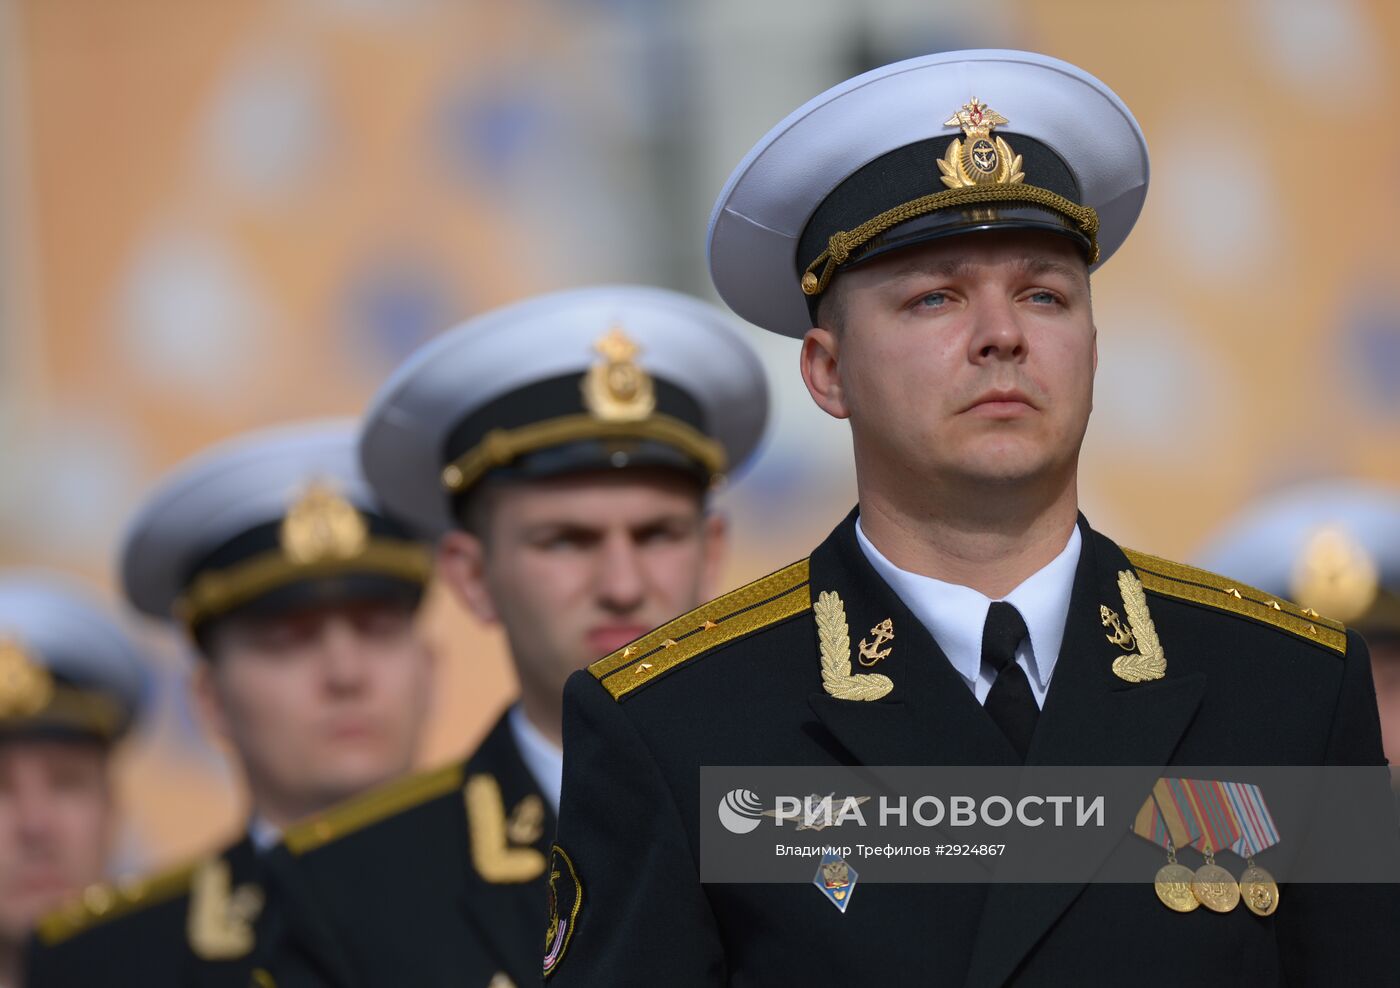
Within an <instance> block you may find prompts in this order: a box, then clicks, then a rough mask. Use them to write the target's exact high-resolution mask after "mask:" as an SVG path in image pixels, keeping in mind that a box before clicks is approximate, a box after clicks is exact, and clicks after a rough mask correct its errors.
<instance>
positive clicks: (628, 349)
mask: <svg viewBox="0 0 1400 988" xmlns="http://www.w3.org/2000/svg"><path fill="white" fill-rule="evenodd" d="M593 349H595V350H597V351H598V353H599V354H601V355H602V357H603V360H602V362H601V363H596V364H594V365H593V366H592V367H590V368H589V369H588V373H587V374H585V375H584V377H583V381H582V383H581V384H580V385H579V386H580V387H581V388H582V390H583V404H584V407H585V408H587V409H588V411H589V412H590V413H591V414H592V415H593V417H594V418H599V419H602V420H603V421H604V422H637V421H640V420H641V419H644V418H646V417H647V416H648V415H650V414H651V413H652V412H653V411H655V409H656V387H655V385H654V384H653V383H652V380H651V376H650V375H649V374H647V372H646V371H645V370H643V369H642V367H641V365H639V364H638V363H637V354H639V353H640V352H641V347H639V346H637V344H636V343H633V342H632V340H631V339H629V338H628V336H627V334H626V333H624V332H623V331H622V328H621V327H618V326H615V327H613V328H612V329H611V330H609V331H608V333H607V334H606V335H605V336H603V338H602V339H600V340H599V341H598V342H597V343H595V344H594V345H593Z"/></svg>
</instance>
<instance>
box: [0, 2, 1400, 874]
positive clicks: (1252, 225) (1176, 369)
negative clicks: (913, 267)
mask: <svg viewBox="0 0 1400 988" xmlns="http://www.w3.org/2000/svg"><path fill="white" fill-rule="evenodd" d="M962 47H1017V48H1030V49H1034V50H1038V51H1044V52H1047V53H1050V54H1053V55H1056V56H1058V57H1060V58H1064V59H1068V60H1070V61H1072V62H1075V63H1077V64H1079V65H1082V66H1083V67H1085V68H1086V69H1088V70H1089V71H1091V72H1093V73H1094V74H1096V75H1098V76H1099V77H1100V78H1102V79H1103V80H1105V81H1106V82H1107V83H1108V84H1109V85H1111V86H1112V87H1113V88H1114V89H1116V90H1117V92H1118V93H1119V94H1120V95H1121V96H1122V97H1123V99H1124V100H1125V101H1126V102H1127V103H1128V105H1129V106H1130V107H1132V109H1133V111H1134V113H1135V114H1136V115H1137V117H1138V120H1139V122H1140V123H1141V124H1142V127H1143V129H1144V131H1145V132H1146V135H1147V139H1148V145H1149V148H1150V149H1151V152H1152V158H1153V179H1152V186H1151V189H1150V192H1149V195H1148V200H1147V207H1146V210H1145V211H1144V213H1143V216H1142V220H1141V222H1140V223H1139V225H1138V228H1137V230H1136V232H1135V233H1134V235H1133V237H1132V238H1130V239H1129V241H1128V244H1127V246H1126V247H1125V248H1124V249H1123V250H1121V251H1120V252H1119V253H1118V254H1117V255H1116V256H1115V257H1114V258H1113V260H1112V261H1111V263H1109V264H1108V265H1106V267H1105V268H1104V269H1103V271H1102V273H1100V274H1098V275H1097V276H1096V278H1095V283H1094V292H1095V303H1096V315H1097V322H1098V326H1099V330H1100V370H1099V376H1098V382H1097V394H1096V414H1095V419H1094V422H1093V423H1092V424H1091V427H1090V435H1089V441H1088V443H1087V446H1086V449H1085V455H1084V461H1083V470H1082V477H1083V480H1082V488H1083V500H1084V505H1085V511H1086V513H1087V514H1088V515H1089V517H1090V519H1091V520H1092V521H1093V522H1094V523H1095V524H1096V526H1097V527H1099V528H1100V529H1102V530H1104V531H1106V532H1108V533H1109V534H1110V535H1112V536H1113V537H1115V538H1116V539H1118V540H1119V541H1122V542H1124V543H1126V544H1129V545H1133V546H1135V547H1139V548H1142V549H1146V550H1149V551H1153V552H1156V553H1159V554H1163V555H1169V556H1175V557H1177V558H1187V559H1189V558H1191V557H1192V554H1193V553H1194V552H1195V551H1196V550H1197V549H1198V548H1199V547H1200V546H1201V544H1202V543H1203V542H1204V540H1205V539H1206V538H1207V536H1208V535H1210V533H1211V532H1212V531H1213V529H1214V528H1215V527H1216V526H1217V525H1218V524H1219V523H1220V522H1221V521H1222V520H1223V519H1224V518H1225V517H1227V516H1229V515H1231V514H1233V513H1234V512H1235V511H1237V510H1239V509H1240V508H1241V507H1243V506H1244V505H1246V504H1247V503H1248V502H1250V501H1251V500H1252V499H1254V498H1256V497H1259V496H1262V495H1264V494H1267V493H1269V492H1271V491H1273V490H1275V489H1278V488H1280V487H1282V486H1285V485H1287V484H1290V483H1293V482H1296V481H1301V480H1306V479H1312V478H1317V477H1326V476H1335V475H1347V476H1356V477H1361V478H1366V479H1371V480H1376V481H1382V482H1388V483H1391V484H1392V485H1396V484H1400V456H1397V449H1400V294H1397V292H1396V290H1395V286H1396V285H1400V250H1396V248H1395V242H1396V237H1395V231H1396V229H1397V227H1400V181H1397V179H1400V125H1397V123H1396V121H1397V120H1400V68H1397V66H1400V6H1397V5H1395V4H1393V3H1389V2H1386V0H1373V2H1370V3H1367V2H1362V0H1318V2H1304V0H1288V2H1279V0H1237V2H1219V0H1216V2H1210V3H1206V2H1203V0H1190V2H1178V3H1174V4H1171V5H1165V4H1135V3H1121V2H1109V0H1105V2H1097V0H1092V2H1091V0H1078V2H1065V0H982V2H979V3H976V4H958V3H930V2H927V0H918V2H914V0H909V2H903V0H900V2H895V0H890V2H873V0H872V2H864V3H850V2H848V0H801V2H797V0H770V2H766V3H762V4H758V3H751V2H743V0H707V2H705V3H694V4H683V3H654V2H650V0H514V2H512V3H509V4H502V3H489V2H486V0H475V2H469V0H399V2H393V0H203V2H199V3H189V2H180V0H122V2H120V3H113V2H111V0H0V565H9V564H16V563H30V564H42V565H49V566H54V567H58V568H61V569H68V570H75V571H78V572H80V573H83V574H85V575H87V576H88V577H89V578H90V579H92V580H93V581H96V582H99V583H100V584H102V585H103V586H105V587H107V588H108V589H109V590H110V589H111V588H112V582H113V581H112V553H113V551H114V549H115V546H116V544H117V541H118V538H119V535H120V531H121V527H122V525H123V523H124V521H125V519H126V517H127V516H128V515H129V513H130V512H131V510H132V509H133V508H134V507H135V505H136V504H137V503H138V501H139V500H140V498H141V497H142V495H143V492H144V490H145V488H146V487H147V485H148V484H150V483H151V482H152V481H153V480H154V479H155V478H156V477H157V476H159V474H160V473H161V472H163V471H164V470H166V469H168V468H169V467H171V466H172V465H174V464H175V463H176V462H178V461H179V460H181V459H183V458H184V457H186V456H188V455H190V454H191V453H193V452H195V451H196V450H198V449H199V448H201V447H202V446H204V445H206V444H208V443H211V442H214V441H216V440H220V439H223V438H226V437H228V436H231V435H233V434H236V433H238V432H240V431H243V430H245V429H248V428H253V427H258V426H263V425H268V424H272V423H274V422H278V421H282V420H286V419H297V418H306V417H315V416H322V415H326V414H341V413H356V412H358V411H359V410H360V409H361V407H362V406H363V403H364V402H365V400H366V399H367V398H368V397H369V395H370V394H371V393H372V392H373V390H374V389H375V387H376V386H377V384H378V383H379V382H380V381H381V380H382V379H383V378H384V376H385V375H386V374H387V373H388V372H389V371H390V370H391V369H392V368H393V367H394V366H395V365H396V363H397V362H398V361H399V360H400V359H402V358H403V357H404V356H405V355H406V354H407V353H409V352H410V351H411V350H413V349H414V348H415V347H416V346H417V345H419V344H420V343H422V342H423V341H424V340H425V339H427V338H428V337H429V336H431V335H432V334H434V333H436V332H439V331H441V330H443V329H445V328H447V327H449V326H451V325H453V324H455V323H457V322H459V321H461V320H462V319H465V318H467V317H469V316H471V315H473V314H475V313H478V312H480V311H483V310H485V309H488V308H491V307H493V306H496V305H498V304H502V303H505V302H509V301H512V300H515V299H518V298H520V297H522V296H525V295H529V294H532V293H535V292H539V291H546V290H552V289H556V288H561V287H566V286H571V285H579V284H586V283H589V282H595V281H601V280H609V281H640V282H650V283H656V284H661V285H665V286H669V287H673V288H677V289H681V290H684V291H690V292H694V293H696V294H699V295H702V296H705V297H710V298H713V293H712V292H711V290H710V288H709V282H708V277H707V274H706V270H705V265H704V232H705V223H706V220H707V217H708V213H709V209H710V206H711V204H712V202H713V198H714V196H715V194H716V192H717V191H718V189H719V188H720V186H721V184H722V183H723V181H724V179H725V177H726V176H727V174H728V172H729V170H730V168H732V167H733V165H735V164H736V163H737V162H738V161H739V159H740V157H741V156H742V155H743V153H744V152H745V151H746V150H747V149H748V147H749V146H750V145H751V144H752V143H753V142H754V141H755V140H756V139H757V138H758V137H759V136H761V135H762V134H763V133H764V132H765V131H766V130H767V129H768V128H769V127H770V126H771V125H772V124H774V123H776V122H777V121H778V120H780V119H781V118H782V117H783V116H784V115H785V114H787V113H788V112H789V111H790V110H792V109H793V108H795V107H796V106H798V105H799V104H800V103H801V102H803V101H804V100H806V99H807V98H809V97H811V96H813V95H815V94H817V93H818V92H820V91H821V90H822V89H824V88H826V87H827V86H830V85H832V84H834V83H836V82H838V81H840V80H841V79H843V78H846V77H848V76H850V75H852V74H855V73H856V72H859V71H862V70H864V69H866V68H869V67H872V66H873V65H876V64H880V63H883V62H886V61H890V60H894V59H897V58H903V57H907V56H911V55H916V54H922V53H925V52H929V51H936V50H941V49H948V48H962ZM946 111H947V108H946V107H930V108H929V112H930V113H931V114H940V113H945V114H946ZM750 337H751V339H752V340H753V342H754V344H755V345H756V346H758V347H759V348H760V350H761V352H762V353H763V354H764V357H765V359H766V360H767V361H768V364H769V369H770V372H771V377H772V381H773V385H774V392H775V402H776V406H775V412H774V427H773V431H772V435H771V437H770V439H769V441H768V442H767V444H766V446H765V447H764V450H763V452H762V455H761V457H760V459H759V461H758V463H757V464H756V465H755V467H754V468H753V469H751V470H750V471H749V472H748V474H747V475H746V476H744V477H742V478H739V479H738V480H737V481H736V482H735V483H733V484H732V485H731V486H730V488H729V489H728V490H727V491H726V492H725V493H724V494H723V495H722V497H721V504H722V506H723V508H724V510H726V511H727V512H728V513H729V514H730V516H731V519H732V521H733V524H734V528H735V534H736V536H737V538H736V551H735V554H734V557H733V559H732V561H731V564H730V577H731V582H732V583H738V582H740V581H742V580H745V579H748V578H751V577H753V576H756V575H759V574H760V573H762V572H766V571H768V570H771V569H773V568H776V567H777V566H779V565H781V564H783V563H785V562H787V561H789V560H791V559H792V558H796V557H798V556H800V555H802V554H804V553H805V552H806V551H808V550H809V549H810V548H811V547H812V546H813V545H814V544H815V543H816V542H817V541H818V540H819V539H820V538H821V537H822V536H823V535H824V534H825V533H826V531H827V530H829V528H830V527H831V526H832V525H834V524H835V522H836V521H837V520H839V518H840V517H841V515H842V514H843V513H844V512H845V510H846V509H847V508H848V507H849V506H850V504H851V503H852V501H853V499H854V482H853V478H852V476H851V472H850V467H849V462H848V461H849V446H848V443H849V441H848V439H847V437H846V433H845V429H844V427H843V426H841V425H839V424H837V423H834V422H830V421H826V420H824V419H823V418H822V417H821V415H820V413H819V412H818V411H817V410H816V409H815V408H814V407H812V406H811V405H810V402H809V401H808V399H807V397H806V395H805V393H804V392H803V390H802V388H801V384H800V381H799V379H798V377H797V373H796V344H795V343H794V342H793V341H790V340H783V339H778V338H776V337H769V336H767V335H766V334H763V333H761V332H759V331H758V330H755V329H751V331H750ZM425 626H426V633H427V634H428V635H429V636H430V638H431V639H432V640H433V642H434V643H435V644H436V646H437V647H438V648H439V649H440V650H441V651H442V652H443V653H444V656H445V661H444V662H443V663H442V664H441V665H442V682H441V685H440V688H439V690H438V696H437V709H436V712H435V716H434V719H433V721H432V724H431V727H430V732H429V744H428V750H427V751H426V752H425V755H424V758H425V761H427V762H436V761H441V760H444V759H447V758H449V757H454V756H456V755H458V754H460V753H462V752H464V751H465V750H467V748H468V747H469V746H470V745H471V744H472V743H474V741H475V739H476V738H477V737H479V736H480V734H481V733H482V732H483V731H484V729H485V728H486V727H487V726H488V725H489V723H490V722H491V721H492V720H493V719H494V718H495V716H496V714H497V712H498V710H499V709H500V708H501V707H502V706H503V705H504V703H506V702H507V700H508V698H509V697H510V695H511V694H512V691H513V689H514V686H513V680H512V673H511V672H510V668H509V665H508V662H507V660H506V658H505V655H504V652H503V649H502V645H501V642H500V640H499V638H498V636H497V635H496V633H495V632H493V631H491V630H490V629H483V628H481V627H478V626H476V625H474V624H473V623H472V622H471V621H469V620H468V619H467V618H465V617H464V616H462V615H460V614H459V613H457V612H456V610H455V609H454V607H453V606H452V605H451V603H450V602H449V601H446V600H444V599H438V598H436V597H435V598H434V600H433V602H432V605H431V607H430V609H429V613H428V615H427V617H426V619H425ZM142 634H143V636H144V640H145V641H146V642H147V644H148V645H149V648H150V652H151V654H152V655H153V657H154V660H155V661H156V663H157V664H158V666H159V670H160V674H159V682H158V688H157V692H156V695H155V705H154V709H153V716H152V718H151V722H150V723H149V724H148V725H147V727H146V728H145V729H143V730H142V731H141V732H140V733H139V734H138V735H137V736H136V737H135V738H134V739H133V741H132V743H131V744H129V745H128V746H127V751H126V752H125V753H124V754H123V756H122V762H121V770H122V771H121V781H122V791H123V793H124V800H125V806H126V809H127V811H128V816H129V826H128V828H127V835H126V839H125V841H124V844H123V852H122V855H121V859H120V861H119V862H118V868H119V870H122V871H127V870H132V869H139V868H145V867H148V866H152V865H159V864H161V863H164V862H167V861H170V860H172V859H174V858H179V857H182V856H185V855H188V854H190V853H193V852H195V851H197V850H199V849H202V848H205V847H207V846H209V845H211V844H212V843H213V842H214V841H215V840H216V839H220V838H223V837H226V836H228V835H229V834H231V833H232V832H233V831H234V830H236V829H237V827H238V826H239V825H240V815H241V810H240V805H241V804H240V796H239V794H238V792H237V788H236V782H235V777H234V776H233V775H232V774H231V773H230V771H229V770H228V768H227V766H226V764H225V761H224V758H223V755H222V753H221V752H219V751H218V750H217V749H216V748H215V747H214V746H212V744H211V742H210V741H209V740H208V739H207V737H206V735H205V733H204V732H203V730H202V728H201V726H200V725H199V724H198V723H197V722H196V720H195V718H194V715H193V713H192V710H191V706H190V704H189V703H188V701H187V698H186V695H185V680H186V677H187V670H188V668H189V663H190V661H191V660H190V658H189V656H188V654H187V653H186V652H185V650H184V647H183V645H182V644H181V643H180V642H178V641H175V640H173V639H172V638H171V637H170V636H169V635H167V634H165V633H164V632H163V631H162V629H158V628H153V627H149V626H146V627H145V628H143V629H142Z"/></svg>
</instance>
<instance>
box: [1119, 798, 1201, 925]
mask: <svg viewBox="0 0 1400 988" xmlns="http://www.w3.org/2000/svg"><path fill="white" fill-rule="evenodd" d="M1133 833H1135V834H1137V835H1138V836H1139V837H1142V838H1144V839H1146V840H1150V841H1151V842H1152V843H1154V844H1156V845H1157V846H1158V847H1165V848H1166V849H1167V863H1166V864H1164V865H1162V867H1161V868H1159V869H1157V878H1156V880H1155V881H1154V882H1153V883H1152V888H1153V890H1154V891H1155V892H1156V893H1157V898H1158V899H1160V900H1161V902H1162V905H1164V906H1166V907H1167V908H1168V909H1170V910H1172V911H1173V912H1178V913H1189V912H1190V911H1191V910H1193V909H1196V908H1197V907H1199V906H1200V902H1198V901H1197V900H1196V896H1195V895H1194V894H1193V893H1192V891H1191V882H1192V881H1193V880H1194V878H1195V875H1193V874H1192V872H1191V869H1190V868H1188V867H1186V866H1185V865H1183V864H1177V861H1176V845H1175V844H1173V843H1172V837H1171V834H1170V833H1169V832H1168V830H1167V825H1166V822H1165V821H1164V820H1163V819H1162V813H1161V811H1160V810H1159V809H1158V808H1157V801H1156V800H1154V799H1153V798H1152V797H1151V796H1148V797H1147V799H1146V800H1144V801H1143V804H1142V807H1141V808H1140V809H1139V810H1138V812H1137V817H1136V818H1135V819H1134V820H1133Z"/></svg>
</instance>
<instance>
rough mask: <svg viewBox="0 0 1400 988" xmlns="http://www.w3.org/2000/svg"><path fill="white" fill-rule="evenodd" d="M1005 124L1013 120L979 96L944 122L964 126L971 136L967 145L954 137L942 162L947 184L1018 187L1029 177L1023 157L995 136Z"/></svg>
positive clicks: (1003, 140) (941, 159)
mask: <svg viewBox="0 0 1400 988" xmlns="http://www.w3.org/2000/svg"><path fill="white" fill-rule="evenodd" d="M1004 123H1010V121H1009V120H1007V119H1006V118H1005V117H1003V116H1002V115H1001V114H1000V113H998V112H997V111H996V110H993V109H992V108H990V107H989V106H987V104H986V103H982V102H980V101H978V99H977V98H976V97H973V99H972V102H970V103H964V104H963V106H962V109H960V110H958V112H957V113H954V114H953V115H952V116H951V117H949V118H948V119H947V120H945V121H944V122H943V126H945V127H961V128H962V131H963V134H964V135H965V136H966V137H967V143H963V142H962V141H961V140H958V139H957V138H954V139H953V141H952V143H950V144H949V145H948V150H947V152H945V153H944V155H943V157H942V158H940V159H939V161H938V170H939V171H941V172H942V173H943V184H944V185H946V186H947V187H948V188H950V189H964V188H968V187H969V186H974V185H1017V184H1019V183H1020V182H1021V181H1022V180H1023V179H1024V178H1025V177H1026V176H1025V173H1024V172H1022V171H1021V156H1020V155H1019V154H1013V153H1012V151H1011V146H1010V145H1009V144H1007V143H1006V140H1005V139H1004V138H1001V137H995V138H994V137H993V136H992V128H993V127H999V126H1000V125H1002V124H1004Z"/></svg>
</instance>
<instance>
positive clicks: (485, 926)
mask: <svg viewBox="0 0 1400 988" xmlns="http://www.w3.org/2000/svg"><path fill="white" fill-rule="evenodd" d="M474 778H475V779H477V780H478V781H477V782H476V783H473V779H474ZM484 780H490V781H489V782H485V783H484V786H483V782H484ZM493 784H494V787H495V788H494V790H493V789H492V788H491V787H492V785H493ZM473 785H476V786H479V787H483V788H481V789H478V791H477V793H476V796H475V798H474V797H473V794H472V788H473ZM493 792H499V794H500V798H499V802H495V801H493V800H492V799H491V798H490V797H491V795H492V793H493ZM462 805H463V815H462V822H463V833H462V840H463V844H462V846H463V847H464V848H465V849H466V860H467V866H466V867H465V868H464V869H463V884H462V891H461V895H460V897H459V903H460V906H461V909H462V913H463V916H464V918H465V919H466V921H467V924H468V925H469V926H470V928H471V929H472V930H473V931H474V932H475V933H476V939H477V940H478V941H479V943H480V946H481V948H482V950H483V951H484V952H485V953H486V954H487V955H488V956H489V957H491V958H492V959H493V962H494V963H495V964H496V966H497V967H498V968H499V970H502V971H505V972H506V973H507V974H509V975H510V976H511V978H512V979H514V981H515V982H516V983H517V984H532V983H534V982H535V981H537V980H538V979H539V977H540V967H539V960H538V958H539V957H541V956H542V955H543V951H544V947H543V944H544V928H545V925H546V922H547V912H546V908H547V907H546V902H545V880H544V868H545V867H546V866H547V864H548V861H549V848H550V845H551V844H552V843H553V840H554V831H555V827H556V823H557V821H556V819H555V816H554V811H553V809H552V808H551V807H550V805H549V800H547V799H546V798H545V796H544V793H543V792H542V791H541V790H540V787H539V783H538V782H537V781H536V780H535V777H534V775H533V774H531V772H530V770H529V768H528V767H526V765H525V761H524V759H523V758H522V757H521V755H520V751H519V749H518V748H517V747H516V744H515V737H514V735H513V734H512V733H511V730H510V723H509V718H508V716H503V717H502V718H501V719H500V720H499V721H498V722H497V723H496V726H495V727H494V728H492V730H491V733H490V734H488V735H487V736H486V740H485V741H483V742H482V744H481V747H480V748H478V749H477V752H476V754H474V755H473V756H472V757H471V759H470V760H469V761H468V762H467V765H466V788H465V789H464V791H463V804H462ZM536 806H537V807H538V808H539V809H540V811H541V813H540V815H539V816H538V824H537V825H535V826H529V823H530V818H531V817H532V814H531V812H530V811H531V810H532V809H533V808H535V807H536ZM512 820H514V823H515V826H514V828H512V826H511V824H512ZM497 828H503V830H501V831H499V832H501V833H502V834H503V836H504V838H505V841H504V843H503V844H502V843H501V842H499V841H495V840H492V839H491V835H492V834H493V833H496V832H498V831H497ZM522 837H529V838H531V839H530V840H528V841H522V840H521V839H520V838H522ZM483 839H485V843H483ZM530 852H533V853H530ZM535 862H538V865H539V866H538V869H536V868H535ZM526 958H529V959H530V960H529V962H528V963H527V962H526V960H525V959H526Z"/></svg>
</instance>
